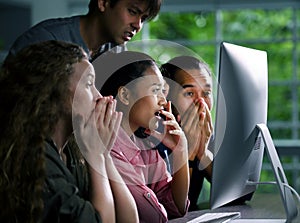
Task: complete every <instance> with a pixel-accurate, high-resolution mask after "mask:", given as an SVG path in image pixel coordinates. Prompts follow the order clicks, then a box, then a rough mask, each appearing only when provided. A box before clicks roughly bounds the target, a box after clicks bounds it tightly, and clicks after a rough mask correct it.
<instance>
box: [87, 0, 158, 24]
mask: <svg viewBox="0 0 300 223" xmlns="http://www.w3.org/2000/svg"><path fill="white" fill-rule="evenodd" d="M109 1H110V6H111V7H112V8H113V7H114V6H115V5H116V4H117V3H118V2H119V1H120V0H109ZM140 1H142V2H143V1H146V2H148V6H147V9H146V10H149V16H148V17H147V19H146V20H147V21H151V20H152V19H154V18H155V16H156V15H157V14H158V12H159V10H160V7H161V3H162V0H140ZM97 9H98V0H90V3H89V13H92V12H94V11H96V10H97Z"/></svg>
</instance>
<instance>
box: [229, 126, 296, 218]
mask: <svg viewBox="0 0 300 223" xmlns="http://www.w3.org/2000/svg"><path fill="white" fill-rule="evenodd" d="M256 127H257V128H258V129H259V131H260V133H261V136H262V138H263V140H264V143H265V149H266V151H267V154H268V157H269V159H270V163H271V166H272V169H273V172H274V175H275V178H276V183H277V185H278V187H279V192H280V195H281V200H282V203H283V205H284V209H285V213H286V219H237V220H233V221H232V222H234V223H238V222H286V223H290V222H292V220H293V219H295V218H296V217H297V214H298V211H297V205H296V202H295V200H294V198H293V195H292V192H291V190H290V188H289V187H288V181H287V178H286V176H285V173H284V171H283V168H282V165H281V162H280V160H279V157H278V154H277V151H276V149H275V146H274V144H273V140H272V137H271V134H270V132H269V129H268V127H267V126H266V125H265V124H257V125H256ZM258 184H259V182H258Z"/></svg>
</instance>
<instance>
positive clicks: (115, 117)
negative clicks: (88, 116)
mask: <svg viewBox="0 0 300 223" xmlns="http://www.w3.org/2000/svg"><path fill="white" fill-rule="evenodd" d="M116 103H117V101H116V100H115V99H113V98H112V97H104V98H100V99H99V101H98V103H97V105H96V108H95V121H96V126H97V130H98V134H99V137H100V139H101V141H102V142H103V144H104V146H105V148H106V150H107V151H108V152H109V151H110V150H111V148H112V146H113V144H114V142H115V139H116V136H117V133H118V130H119V127H120V124H121V120H122V113H121V112H117V111H116Z"/></svg>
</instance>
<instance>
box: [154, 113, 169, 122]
mask: <svg viewBox="0 0 300 223" xmlns="http://www.w3.org/2000/svg"><path fill="white" fill-rule="evenodd" d="M154 115H155V117H156V118H157V119H159V120H161V119H163V120H166V116H165V115H163V114H162V112H161V111H157V112H155V113H154Z"/></svg>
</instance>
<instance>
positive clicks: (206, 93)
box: [203, 91, 211, 97]
mask: <svg viewBox="0 0 300 223" xmlns="http://www.w3.org/2000/svg"><path fill="white" fill-rule="evenodd" d="M210 95H211V91H204V92H203V96H204V97H209V96H210Z"/></svg>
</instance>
